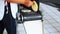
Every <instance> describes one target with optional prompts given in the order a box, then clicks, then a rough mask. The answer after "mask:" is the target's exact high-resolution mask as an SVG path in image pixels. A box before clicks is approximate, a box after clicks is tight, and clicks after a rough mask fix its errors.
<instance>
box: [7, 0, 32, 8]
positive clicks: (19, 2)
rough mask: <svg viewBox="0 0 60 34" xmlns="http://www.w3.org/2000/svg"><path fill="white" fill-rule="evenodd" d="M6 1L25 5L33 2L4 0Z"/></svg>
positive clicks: (27, 0) (28, 0)
mask: <svg viewBox="0 0 60 34" xmlns="http://www.w3.org/2000/svg"><path fill="white" fill-rule="evenodd" d="M6 1H7V2H11V3H17V4H24V5H26V6H27V7H30V6H32V4H33V2H32V1H30V0H6Z"/></svg>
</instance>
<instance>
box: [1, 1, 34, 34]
mask: <svg viewBox="0 0 60 34" xmlns="http://www.w3.org/2000/svg"><path fill="white" fill-rule="evenodd" d="M6 2H8V3H10V8H11V10H9V9H8V8H7V6H6V5H7V3H6ZM17 4H24V5H25V6H27V7H31V6H32V4H33V2H32V1H30V0H0V34H3V31H4V28H6V30H7V32H8V34H16V22H15V19H16V13H17V11H18V7H17ZM7 9H8V10H7Z"/></svg>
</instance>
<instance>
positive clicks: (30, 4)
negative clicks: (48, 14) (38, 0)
mask: <svg viewBox="0 0 60 34" xmlns="http://www.w3.org/2000/svg"><path fill="white" fill-rule="evenodd" d="M24 5H25V6H27V7H31V6H32V5H33V2H32V1H26V2H25V4H24Z"/></svg>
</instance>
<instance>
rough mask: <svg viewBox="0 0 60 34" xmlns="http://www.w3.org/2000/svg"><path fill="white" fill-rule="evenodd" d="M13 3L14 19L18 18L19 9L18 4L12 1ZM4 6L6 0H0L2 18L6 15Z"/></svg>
mask: <svg viewBox="0 0 60 34" xmlns="http://www.w3.org/2000/svg"><path fill="white" fill-rule="evenodd" d="M10 5H11V13H12V16H13V18H14V19H16V13H17V11H18V7H17V4H15V3H10ZM4 6H5V0H0V20H2V19H3V16H4Z"/></svg>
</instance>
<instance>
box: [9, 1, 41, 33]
mask: <svg viewBox="0 0 60 34" xmlns="http://www.w3.org/2000/svg"><path fill="white" fill-rule="evenodd" d="M32 1H33V0H32ZM35 1H36V2H37V3H38V6H39V0H35ZM9 9H10V7H9ZM16 24H17V34H42V14H41V11H39V8H38V11H37V12H34V11H33V10H32V9H31V7H29V8H28V7H26V6H24V5H20V4H18V12H17V14H16ZM36 27H37V28H36ZM36 31H37V32H36Z"/></svg>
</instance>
